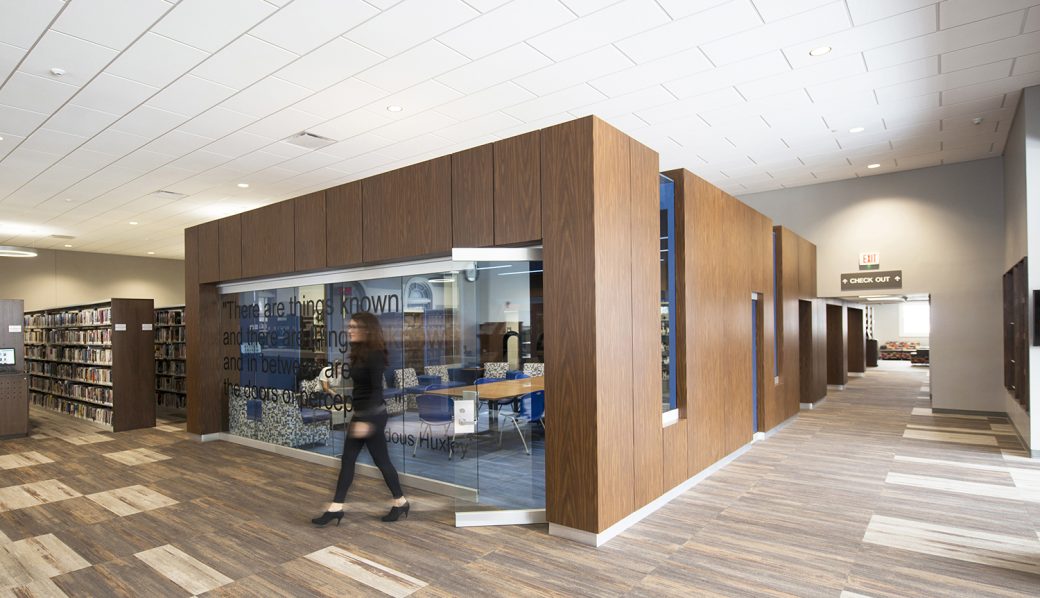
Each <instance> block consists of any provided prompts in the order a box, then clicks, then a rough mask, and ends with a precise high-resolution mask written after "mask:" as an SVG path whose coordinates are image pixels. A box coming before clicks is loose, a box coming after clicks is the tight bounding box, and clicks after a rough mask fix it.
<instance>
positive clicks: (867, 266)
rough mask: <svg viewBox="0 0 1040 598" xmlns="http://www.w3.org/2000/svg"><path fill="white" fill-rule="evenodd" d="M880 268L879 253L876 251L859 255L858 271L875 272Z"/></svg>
mask: <svg viewBox="0 0 1040 598" xmlns="http://www.w3.org/2000/svg"><path fill="white" fill-rule="evenodd" d="M880 267H881V253H880V252H877V251H871V252H868V253H861V254H859V269H860V270H877V269H878V268H880Z"/></svg>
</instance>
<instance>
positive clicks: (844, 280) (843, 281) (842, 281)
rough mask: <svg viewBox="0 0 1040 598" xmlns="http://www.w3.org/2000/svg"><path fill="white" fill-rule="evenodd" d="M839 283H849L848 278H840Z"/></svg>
mask: <svg viewBox="0 0 1040 598" xmlns="http://www.w3.org/2000/svg"><path fill="white" fill-rule="evenodd" d="M841 284H849V279H848V278H842V279H841Z"/></svg>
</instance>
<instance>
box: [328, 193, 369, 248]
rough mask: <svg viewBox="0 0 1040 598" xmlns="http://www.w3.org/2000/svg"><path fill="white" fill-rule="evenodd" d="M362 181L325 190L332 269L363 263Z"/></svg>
mask: <svg viewBox="0 0 1040 598" xmlns="http://www.w3.org/2000/svg"><path fill="white" fill-rule="evenodd" d="M362 218H363V211H362V203H361V182H360V181H355V182H353V183H347V184H345V185H340V186H338V187H333V188H332V189H327V190H326V191H325V256H326V263H327V265H328V267H330V268H341V267H344V266H357V265H360V264H361V263H362V262H363V261H364V257H363V256H362V251H363V249H362V245H363V238H364V232H363V230H362V228H363V227H362V225H361V223H362Z"/></svg>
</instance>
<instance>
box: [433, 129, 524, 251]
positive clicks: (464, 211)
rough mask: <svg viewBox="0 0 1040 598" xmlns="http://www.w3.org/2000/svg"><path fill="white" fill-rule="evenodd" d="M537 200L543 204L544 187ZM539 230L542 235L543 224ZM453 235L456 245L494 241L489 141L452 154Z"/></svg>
mask: <svg viewBox="0 0 1040 598" xmlns="http://www.w3.org/2000/svg"><path fill="white" fill-rule="evenodd" d="M538 152H539V154H541V148H538ZM536 199H537V202H538V205H539V206H541V203H542V198H541V189H539V190H538V196H537V197H536ZM539 216H540V214H539ZM538 232H539V235H538V238H541V223H539V229H538ZM451 234H452V246H453V247H490V246H492V245H494V244H495V153H494V146H492V145H491V144H490V143H489V144H487V145H482V146H480V147H475V148H473V149H469V150H466V151H462V152H459V153H457V154H452V156H451Z"/></svg>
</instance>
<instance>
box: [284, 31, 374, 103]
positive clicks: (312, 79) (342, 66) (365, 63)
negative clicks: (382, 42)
mask: <svg viewBox="0 0 1040 598" xmlns="http://www.w3.org/2000/svg"><path fill="white" fill-rule="evenodd" d="M382 61H383V57H382V56H380V55H379V54H376V53H375V52H372V51H371V50H369V49H367V48H363V47H361V46H359V45H357V44H355V43H354V42H352V41H350V40H348V39H344V38H342V37H337V38H336V39H334V40H332V41H330V42H329V43H327V44H325V45H324V46H322V47H320V48H318V49H317V50H314V51H313V52H311V53H310V54H307V55H306V56H303V57H302V58H300V59H299V60H297V61H296V62H294V63H292V64H290V65H289V66H287V67H285V68H283V69H282V70H280V71H278V72H277V73H276V74H275V75H276V76H277V77H278V78H279V79H284V80H286V81H289V82H291V83H295V84H297V85H301V86H303V87H306V88H307V89H312V90H319V89H325V88H326V87H328V86H330V85H332V84H333V83H337V82H339V81H343V80H344V79H346V78H348V77H351V76H353V75H356V74H357V73H360V72H361V71H363V70H365V69H367V68H368V67H370V66H372V65H375V64H378V63H380V62H382Z"/></svg>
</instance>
